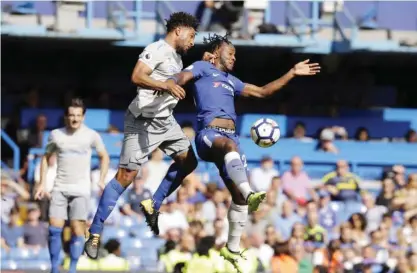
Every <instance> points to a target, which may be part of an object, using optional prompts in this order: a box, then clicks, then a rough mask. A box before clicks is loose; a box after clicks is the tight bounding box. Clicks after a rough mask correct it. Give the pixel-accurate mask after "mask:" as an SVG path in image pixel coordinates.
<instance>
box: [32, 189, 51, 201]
mask: <svg viewBox="0 0 417 273" xmlns="http://www.w3.org/2000/svg"><path fill="white" fill-rule="evenodd" d="M44 197H47V198H48V199H50V197H51V196H50V195H49V192H47V191H45V189H44V187H43V186H40V187H39V188H38V190H37V191H36V193H35V200H42V199H43V198H44Z"/></svg>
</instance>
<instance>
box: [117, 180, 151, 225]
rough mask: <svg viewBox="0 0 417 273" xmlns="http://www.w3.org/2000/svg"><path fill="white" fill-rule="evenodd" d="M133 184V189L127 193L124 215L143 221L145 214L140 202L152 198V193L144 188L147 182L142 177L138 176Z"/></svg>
mask: <svg viewBox="0 0 417 273" xmlns="http://www.w3.org/2000/svg"><path fill="white" fill-rule="evenodd" d="M132 184H133V186H132V188H131V189H130V190H128V191H127V193H125V200H124V204H123V206H122V211H123V212H124V214H126V215H129V216H132V217H134V218H136V219H137V220H139V221H141V220H142V217H143V213H142V210H141V208H140V202H141V201H143V200H146V199H149V198H150V197H151V196H152V193H151V191H150V190H149V189H147V188H146V187H145V186H144V185H145V180H144V179H143V178H142V177H141V176H137V177H136V178H135V181H133V183H132Z"/></svg>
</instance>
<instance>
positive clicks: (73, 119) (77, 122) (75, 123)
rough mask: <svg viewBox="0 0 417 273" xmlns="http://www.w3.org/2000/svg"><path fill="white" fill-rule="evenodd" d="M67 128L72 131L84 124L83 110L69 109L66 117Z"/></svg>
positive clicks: (77, 108) (79, 108) (78, 108)
mask: <svg viewBox="0 0 417 273" xmlns="http://www.w3.org/2000/svg"><path fill="white" fill-rule="evenodd" d="M66 119H67V126H68V127H69V128H71V129H73V130H75V129H78V128H80V126H81V124H83V122H84V114H83V108H81V107H69V108H68V115H67V116H66Z"/></svg>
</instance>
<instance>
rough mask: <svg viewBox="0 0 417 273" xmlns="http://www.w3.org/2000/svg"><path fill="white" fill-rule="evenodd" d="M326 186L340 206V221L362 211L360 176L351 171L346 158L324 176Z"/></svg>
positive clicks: (333, 199) (334, 201)
mask: <svg viewBox="0 0 417 273" xmlns="http://www.w3.org/2000/svg"><path fill="white" fill-rule="evenodd" d="M323 183H324V188H325V189H326V190H327V191H329V192H330V194H331V199H332V201H333V203H335V204H336V205H337V206H338V209H337V211H338V216H340V217H339V218H340V219H339V221H345V220H347V219H348V218H349V217H350V215H352V214H353V213H355V212H360V209H361V203H360V201H359V200H360V187H359V178H358V177H357V176H356V175H355V174H353V173H351V172H349V165H348V163H347V162H346V161H345V160H339V161H337V163H336V170H335V171H333V172H330V173H328V174H326V175H325V176H324V177H323Z"/></svg>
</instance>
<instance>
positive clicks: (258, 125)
mask: <svg viewBox="0 0 417 273" xmlns="http://www.w3.org/2000/svg"><path fill="white" fill-rule="evenodd" d="M250 133H251V137H252V140H253V141H254V142H255V143H256V145H258V146H260V147H263V148H268V147H271V146H272V145H274V144H275V143H276V142H277V141H278V140H279V138H280V136H281V131H280V129H279V126H278V124H277V123H276V122H275V121H274V120H272V119H269V118H261V119H258V120H257V121H256V122H255V123H254V124H253V125H252V128H251V130H250Z"/></svg>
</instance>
